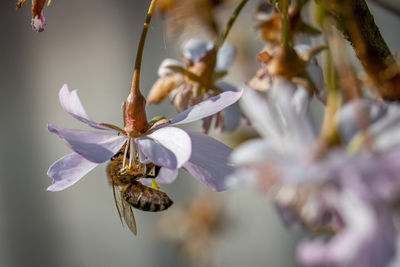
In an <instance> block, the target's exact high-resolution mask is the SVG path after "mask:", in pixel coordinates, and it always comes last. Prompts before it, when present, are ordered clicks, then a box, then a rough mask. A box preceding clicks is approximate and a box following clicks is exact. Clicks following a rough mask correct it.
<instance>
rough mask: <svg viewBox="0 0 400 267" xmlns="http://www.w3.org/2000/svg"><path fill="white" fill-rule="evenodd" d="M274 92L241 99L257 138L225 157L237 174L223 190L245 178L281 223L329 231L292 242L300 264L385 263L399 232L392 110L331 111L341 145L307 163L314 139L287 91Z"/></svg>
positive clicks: (373, 105) (356, 106) (399, 116)
mask: <svg viewBox="0 0 400 267" xmlns="http://www.w3.org/2000/svg"><path fill="white" fill-rule="evenodd" d="M278 89H279V90H278ZM275 91H276V92H277V93H278V94H277V95H274V96H271V95H269V98H268V99H263V98H262V97H261V96H262V95H261V93H258V92H255V91H251V90H247V91H246V92H245V94H244V96H243V97H242V101H241V103H242V104H243V111H244V112H245V113H246V115H247V116H248V118H249V119H250V120H251V121H252V122H253V124H254V126H255V128H256V129H257V130H258V131H259V133H260V135H261V136H262V137H263V138H262V139H258V140H252V141H250V142H247V143H245V144H244V145H242V146H241V147H239V148H238V149H237V150H236V151H235V152H234V153H233V154H232V160H233V162H234V163H235V164H236V166H238V170H237V171H236V173H235V174H234V175H233V176H232V178H231V180H230V182H231V185H233V183H236V184H238V183H239V182H240V183H241V185H243V183H245V182H246V181H244V180H245V179H246V178H248V177H249V176H250V175H252V179H251V180H250V183H253V184H254V183H255V184H256V185H257V186H259V187H260V186H262V188H261V189H262V190H265V191H267V193H268V194H269V196H271V197H272V199H273V201H274V202H275V204H276V205H277V206H278V209H279V211H280V215H281V216H282V217H283V219H284V221H285V222H286V223H287V224H293V223H295V222H300V223H301V224H302V225H304V226H306V228H308V229H309V230H312V231H315V230H318V231H320V230H324V231H325V232H326V230H328V231H329V233H330V235H329V236H326V235H325V236H323V237H322V238H321V237H316V238H314V239H313V240H304V241H302V242H301V243H300V245H299V246H298V250H297V256H298V259H299V260H300V262H301V264H302V265H304V266H355V267H361V266H363V267H364V266H366V267H373V266H387V264H388V263H389V262H390V261H392V260H393V258H394V254H395V251H396V245H397V243H396V242H397V232H398V230H399V229H398V228H397V227H398V226H397V225H396V224H395V221H396V220H397V219H398V218H397V216H398V214H397V211H396V209H397V208H396V205H397V203H398V197H399V195H400V175H399V173H400V165H399V164H398V159H399V157H400V144H399V138H398V136H399V135H398V129H399V128H398V126H399V122H400V109H399V105H397V104H387V103H379V102H375V101H372V100H366V99H362V100H354V101H352V102H350V103H348V104H346V105H345V106H343V107H342V108H341V109H340V110H339V111H338V112H337V114H336V115H337V116H336V123H337V127H338V130H339V135H340V139H341V145H340V146H338V147H336V148H334V149H329V150H327V151H325V153H324V154H323V155H322V156H320V157H319V158H315V155H314V152H315V145H316V144H317V139H316V138H315V136H314V134H313V129H312V127H311V125H310V122H309V120H308V118H307V117H306V116H305V115H304V114H299V113H298V112H297V111H296V110H297V109H296V105H295V103H294V102H293V101H291V100H292V99H293V98H292V96H293V94H292V90H290V88H289V87H288V86H287V85H286V86H285V84H281V85H280V87H279V88H277V90H275ZM273 97H275V98H273ZM383 141H385V142H383ZM364 144H368V146H367V145H366V146H363V145H364ZM249 173H250V175H249ZM248 183H249V181H247V184H248Z"/></svg>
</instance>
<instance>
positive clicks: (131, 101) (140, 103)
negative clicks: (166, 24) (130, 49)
mask: <svg viewBox="0 0 400 267" xmlns="http://www.w3.org/2000/svg"><path fill="white" fill-rule="evenodd" d="M156 3H157V0H152V1H151V3H150V7H149V11H148V12H147V16H146V20H145V22H144V24H143V29H142V34H141V36H140V41H139V46H138V50H137V54H136V62H135V70H134V71H133V77H132V86H131V92H130V94H129V95H128V98H127V99H126V102H125V111H124V121H125V123H126V124H125V131H126V133H127V134H128V135H129V136H132V137H133V136H138V135H140V134H142V133H145V132H146V131H147V130H148V129H149V124H148V122H147V117H146V98H145V97H144V96H143V95H142V93H141V92H140V68H141V66H142V56H143V50H144V44H145V41H146V35H147V31H148V29H149V25H150V21H151V18H152V16H153V13H154V9H155V7H156Z"/></svg>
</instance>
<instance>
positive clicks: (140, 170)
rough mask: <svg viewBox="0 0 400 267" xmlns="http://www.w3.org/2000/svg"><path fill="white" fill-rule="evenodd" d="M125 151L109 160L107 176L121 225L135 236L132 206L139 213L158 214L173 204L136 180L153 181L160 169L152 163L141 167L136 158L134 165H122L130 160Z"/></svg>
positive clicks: (162, 194) (164, 194)
mask: <svg viewBox="0 0 400 267" xmlns="http://www.w3.org/2000/svg"><path fill="white" fill-rule="evenodd" d="M124 150H125V151H126V148H125V146H124V147H123V148H122V149H121V150H120V151H119V152H118V153H117V154H115V155H114V156H113V157H112V158H111V160H110V162H109V164H108V166H107V176H108V179H109V182H110V183H111V185H112V187H113V195H114V200H115V204H116V207H117V210H118V215H119V217H120V219H121V222H122V223H123V220H124V221H125V223H126V225H127V226H128V228H129V229H130V230H131V231H132V233H133V234H134V235H137V228H136V221H135V216H134V214H133V211H132V207H134V208H136V209H139V210H142V211H150V212H158V211H163V210H166V209H168V208H169V207H170V206H171V205H172V204H173V201H172V200H171V199H170V198H169V196H168V195H167V194H166V193H164V192H162V191H160V190H158V189H154V188H151V187H149V186H146V185H144V184H142V183H141V182H140V181H139V179H141V178H156V177H157V175H158V174H159V172H160V169H161V167H159V166H156V165H154V164H153V163H148V164H142V163H140V162H139V158H138V156H137V155H135V159H134V160H133V161H131V162H133V163H134V164H132V165H131V166H124V165H125V161H126V160H129V155H127V153H124ZM124 157H126V158H125V159H124ZM122 219H123V220H122Z"/></svg>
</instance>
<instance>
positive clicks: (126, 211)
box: [122, 199, 137, 235]
mask: <svg viewBox="0 0 400 267" xmlns="http://www.w3.org/2000/svg"><path fill="white" fill-rule="evenodd" d="M122 206H123V209H122V216H123V217H124V220H125V223H126V225H127V226H128V228H129V229H130V230H131V231H132V233H133V234H134V235H137V228H136V220H135V215H134V214H133V211H132V207H131V205H130V204H129V203H128V202H126V201H125V200H123V199H122Z"/></svg>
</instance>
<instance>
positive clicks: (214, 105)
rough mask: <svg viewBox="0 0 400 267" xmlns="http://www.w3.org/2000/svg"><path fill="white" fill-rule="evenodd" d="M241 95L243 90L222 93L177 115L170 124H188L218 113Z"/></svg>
mask: <svg viewBox="0 0 400 267" xmlns="http://www.w3.org/2000/svg"><path fill="white" fill-rule="evenodd" d="M242 93H243V90H242V91H240V92H223V93H221V94H219V95H217V96H214V97H211V98H209V99H207V100H205V101H203V102H200V103H199V104H197V105H194V106H193V107H191V108H189V109H187V110H185V111H183V112H182V113H179V114H178V115H177V116H176V117H174V118H172V119H171V124H172V125H174V124H175V125H176V124H183V123H189V122H193V121H197V120H201V119H203V118H206V117H208V116H211V115H213V114H215V113H218V112H220V111H221V110H223V109H224V108H226V107H228V106H230V105H232V104H233V103H235V102H236V101H238V100H239V98H240V97H241V96H242Z"/></svg>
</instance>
